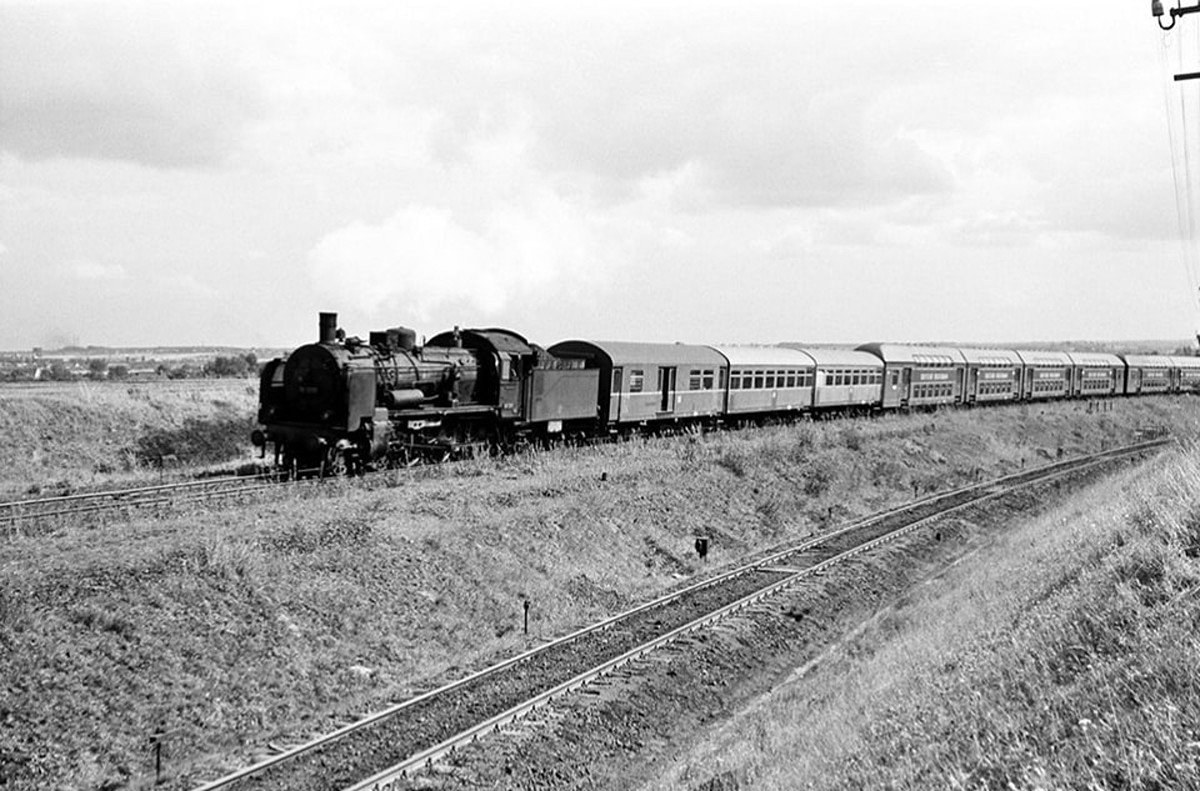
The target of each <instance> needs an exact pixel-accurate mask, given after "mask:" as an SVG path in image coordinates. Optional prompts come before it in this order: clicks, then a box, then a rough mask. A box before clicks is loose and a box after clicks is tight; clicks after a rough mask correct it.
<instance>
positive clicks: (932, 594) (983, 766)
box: [655, 444, 1200, 789]
mask: <svg viewBox="0 0 1200 791" xmlns="http://www.w3.org/2000/svg"><path fill="white" fill-rule="evenodd" d="M1114 483H1115V484H1116V485H1114V486H1112V487H1111V488H1109V487H1106V488H1098V489H1095V490H1092V491H1091V492H1089V493H1087V494H1086V495H1084V496H1080V497H1076V498H1074V499H1073V500H1072V501H1070V502H1067V503H1064V504H1063V505H1062V506H1060V507H1059V508H1057V509H1056V511H1054V512H1052V513H1051V514H1049V515H1047V516H1045V517H1042V518H1040V519H1037V520H1035V521H1033V522H1031V523H1028V524H1026V525H1023V526H1021V527H1020V529H1018V530H1015V531H1014V532H1012V533H1010V534H1007V535H1004V536H1002V537H1001V538H1000V539H999V540H998V541H997V542H996V543H995V544H994V545H992V546H990V547H988V548H986V549H984V550H982V551H981V552H979V553H978V554H976V555H974V556H973V557H970V558H968V559H967V560H965V561H964V562H962V563H961V564H959V565H958V566H957V567H956V568H955V569H953V570H952V571H951V572H950V573H949V574H947V575H946V576H945V577H944V578H943V579H941V580H939V581H937V583H936V584H931V585H928V586H926V587H925V588H923V589H921V590H919V591H917V592H915V593H914V595H913V597H912V599H911V600H909V601H905V602H903V603H902V604H901V605H900V606H899V607H897V608H896V609H895V610H894V611H893V612H891V613H889V614H888V615H887V617H885V618H883V619H882V620H880V621H879V622H877V623H875V624H873V625H872V628H871V629H870V630H868V631H867V632H866V633H865V634H864V635H861V636H859V637H857V638H856V639H855V640H853V641H851V642H850V643H848V644H847V645H844V646H842V647H840V650H838V651H836V652H834V655H833V656H831V657H830V658H829V659H828V660H827V661H826V663H825V664H824V665H823V666H820V667H818V669H817V670H815V671H814V672H811V673H810V674H808V675H806V676H804V677H803V678H801V679H798V680H795V681H794V682H793V683H791V684H789V685H787V686H786V687H785V688H783V689H781V690H778V691H776V692H775V693H773V694H772V695H771V696H770V697H769V698H767V699H766V700H764V701H762V702H761V703H760V705H758V706H756V707H755V708H754V709H753V710H752V711H749V712H746V713H744V714H743V715H741V716H739V717H738V718H737V719H736V720H735V721H733V722H731V723H728V724H726V725H724V726H722V727H721V728H720V729H719V731H718V732H716V733H714V734H710V735H709V736H708V737H707V738H705V739H702V740H701V743H700V744H699V745H698V746H697V747H695V748H694V749H693V750H692V751H691V754H690V755H688V756H687V757H686V758H684V759H682V760H680V761H679V762H677V764H676V765H675V766H674V767H672V768H671V770H670V771H669V772H667V773H666V774H665V776H664V779H663V780H662V781H661V782H660V783H658V784H656V785H655V787H664V788H675V787H697V786H699V785H700V784H701V781H703V780H705V779H706V778H713V777H714V776H716V777H721V778H722V780H720V781H715V782H714V781H710V784H711V785H710V787H724V786H721V783H722V782H724V783H726V784H729V783H736V784H737V786H738V787H743V788H789V789H790V788H861V787H872V788H914V789H915V788H964V789H965V788H979V789H984V788H1030V789H1032V788H1089V789H1091V788H1095V789H1102V788H1135V789H1140V788H1144V789H1156V788H1194V787H1196V786H1197V785H1200V671H1198V670H1197V668H1198V667H1200V637H1198V634H1200V628H1198V627H1200V448H1198V447H1197V446H1196V445H1195V444H1190V445H1189V446H1188V447H1187V449H1186V450H1185V451H1182V452H1174V453H1172V454H1170V455H1168V456H1166V457H1164V458H1161V459H1159V460H1158V461H1156V462H1155V463H1154V464H1153V465H1151V466H1149V467H1148V468H1144V469H1139V470H1134V471H1132V472H1130V473H1128V474H1125V475H1124V476H1123V477H1122V479H1121V480H1119V481H1116V482H1114ZM730 787H733V786H730Z"/></svg>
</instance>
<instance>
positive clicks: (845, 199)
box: [0, 0, 1200, 350]
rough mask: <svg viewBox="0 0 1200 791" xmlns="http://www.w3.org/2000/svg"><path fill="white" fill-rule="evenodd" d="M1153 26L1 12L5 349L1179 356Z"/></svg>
mask: <svg viewBox="0 0 1200 791" xmlns="http://www.w3.org/2000/svg"><path fill="white" fill-rule="evenodd" d="M1149 5H1150V4H1149V3H1148V2H1144V0H1104V2H1095V0H1090V1H1084V0H1062V2H1053V1H1052V2H1047V0H1039V2H1031V1H1030V0H1006V1H1005V2H995V3H981V2H973V3H968V2H961V1H960V0H954V1H953V2H951V1H950V0H856V2H833V1H830V0H825V1H824V2H807V0H805V2H795V1H793V2H786V3H783V2H778V3H768V2H760V1H758V2H756V1H754V0H750V1H749V2H746V1H744V0H743V1H742V2H737V3H733V2H727V3H713V2H671V3H668V2H660V1H657V0H644V1H643V2H633V3H630V2H621V1H620V0H606V2H602V3H601V2H590V1H588V0H583V1H581V2H570V3H563V2H546V3H532V2H525V1H524V0H511V1H510V2H505V3H480V2H455V1H454V0H441V1H440V2H408V1H407V0H406V1H403V2H349V3H347V2H338V3H332V2H330V3H318V2H304V1H303V0H300V1H299V2H287V3H268V2H253V0H244V1H242V2H236V3H228V2H209V3H185V2H177V3H164V2H153V3H151V2H96V1H93V2H79V3H53V2H49V3H46V2H41V3H14V2H5V1H4V0H0V349H10V350H16V349H27V348H30V347H33V346H44V347H47V348H55V347H58V346H62V345H66V344H72V345H88V344H92V345H113V346H141V345H200V344H217V345H227V346H243V347H244V346H260V347H269V346H280V347H290V346H295V345H299V344H301V343H306V342H310V341H313V340H315V339H316V335H317V313H318V312H319V311H334V312H337V313H338V314H339V317H340V321H339V323H340V325H341V326H342V327H343V328H344V329H345V330H346V332H347V333H348V334H350V335H359V336H362V337H366V335H367V333H368V332H370V331H371V330H373V329H382V328H385V327H392V326H398V325H403V326H408V327H412V328H414V329H415V330H416V331H417V333H418V336H430V337H431V336H433V335H434V334H436V333H438V332H441V331H443V330H446V329H449V328H451V327H453V326H455V325H459V326H464V327H494V326H499V327H506V328H510V329H513V330H515V331H517V332H519V333H521V334H523V335H525V336H526V337H527V338H529V339H530V340H531V341H534V342H536V343H539V344H541V345H544V346H548V345H550V344H552V343H554V342H556V341H559V340H563V339H567V338H590V339H597V340H644V341H667V342H670V341H682V342H689V343H777V342H785V341H791V342H812V343H845V344H854V345H856V344H858V343H864V342H868V341H885V340H886V341H901V342H922V341H925V342H935V341H954V342H960V343H964V344H966V343H970V344H995V343H1004V342H1014V341H1020V340H1029V341H1055V340H1113V341H1121V340H1138V339H1173V338H1179V339H1180V340H1181V341H1182V340H1183V339H1187V338H1190V337H1192V336H1193V334H1194V333H1195V331H1196V329H1197V323H1198V321H1197V308H1196V305H1197V300H1196V296H1197V293H1196V284H1195V283H1194V281H1195V280H1196V279H1197V274H1196V273H1197V268H1198V267H1197V260H1198V259H1200V256H1198V255H1197V253H1196V239H1195V234H1194V226H1195V222H1194V220H1193V221H1188V220H1187V218H1189V217H1193V216H1194V214H1193V213H1192V212H1191V210H1190V206H1191V203H1190V202H1191V201H1195V202H1196V206H1197V207H1198V208H1200V200H1197V198H1195V197H1193V186H1192V182H1193V180H1194V181H1195V184H1196V185H1197V188H1198V189H1200V175H1196V176H1190V175H1189V170H1188V169H1189V168H1191V169H1192V170H1196V171H1197V173H1198V174H1200V134H1196V135H1192V134H1191V133H1190V132H1188V130H1189V129H1190V127H1188V126H1185V125H1184V124H1185V123H1186V121H1187V120H1188V119H1187V117H1186V113H1187V112H1189V111H1190V112H1191V116H1190V118H1191V122H1192V123H1191V126H1197V127H1198V128H1200V123H1197V122H1198V121H1200V101H1197V104H1196V105H1195V106H1193V107H1189V106H1188V104H1187V102H1188V101H1191V98H1186V100H1185V98H1184V97H1191V94H1189V93H1186V91H1188V90H1189V89H1190V90H1191V92H1192V93H1195V94H1197V97H1200V81H1198V82H1195V83H1181V84H1173V83H1172V82H1171V74H1173V73H1175V72H1177V71H1197V70H1200V54H1198V53H1197V52H1196V42H1197V41H1200V16H1197V17H1188V18H1186V19H1184V20H1182V21H1180V22H1179V23H1178V25H1177V26H1176V28H1175V29H1174V30H1172V31H1170V32H1169V33H1163V32H1162V31H1160V30H1159V28H1158V26H1157V25H1156V24H1155V21H1154V19H1153V18H1152V17H1151V15H1150V8H1149ZM1168 5H1170V4H1169V3H1168ZM1180 86H1182V87H1180ZM1193 137H1194V138H1195V139H1194V140H1193V139H1192V138H1193ZM1181 216H1183V217H1184V218H1185V222H1183V223H1182V226H1183V229H1182V230H1181V222H1180V217H1181ZM1189 226H1191V227H1192V228H1193V230H1190V231H1189V230H1188V228H1189Z"/></svg>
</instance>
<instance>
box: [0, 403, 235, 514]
mask: <svg viewBox="0 0 1200 791" xmlns="http://www.w3.org/2000/svg"><path fill="white" fill-rule="evenodd" d="M257 392H258V390H257V382H255V381H253V380H249V379H246V380H242V379H231V380H220V381H212V380H204V381H197V382H192V383H180V382H172V383H146V384H123V383H118V382H78V383H75V384H73V385H69V386H68V385H52V386H47V387H45V388H31V387H28V386H26V387H21V388H16V389H12V390H6V389H5V388H4V387H3V386H0V435H2V436H4V437H5V438H6V440H7V441H6V442H5V443H4V444H3V445H2V446H0V498H2V499H17V498H19V497H21V496H30V495H36V494H39V493H41V492H42V491H43V490H46V491H49V492H55V491H63V490H71V489H75V488H79V487H86V486H94V485H112V484H120V483H136V482H139V481H146V480H157V479H158V477H159V476H161V475H162V474H164V473H170V472H173V471H176V470H195V469H198V468H202V467H205V466H208V465H217V464H226V465H228V464H233V463H236V462H239V461H241V462H246V461H249V460H250V458H251V449H250V443H249V437H250V432H251V431H252V430H253V428H254V424H255V421H254V413H255V406H256V404H257Z"/></svg>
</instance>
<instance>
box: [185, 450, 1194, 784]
mask: <svg viewBox="0 0 1200 791" xmlns="http://www.w3.org/2000/svg"><path fill="white" fill-rule="evenodd" d="M1169 441H1170V440H1168V439H1156V440H1154V441H1150V442H1144V443H1140V444H1138V445H1133V446H1128V447H1125V448H1118V449H1113V450H1109V451H1105V452H1102V453H1097V454H1093V455H1090V456H1084V457H1078V458H1074V459H1070V460H1066V461H1062V462H1058V463H1055V464H1050V465H1047V466H1045V467H1040V468H1037V469H1031V470H1027V471H1023V472H1021V473H1017V474H1015V475H1010V476H1007V477H1005V478H1001V479H996V480H992V481H987V482H983V483H979V484H974V485H971V486H967V487H963V488H961V489H957V490H954V491H950V492H945V493H942V494H938V495H934V496H930V497H927V498H924V499H922V500H918V501H915V502H912V503H909V504H907V505H905V506H903V507H900V508H896V509H893V510H890V511H886V512H882V513H879V514H876V515H874V516H871V517H868V518H866V519H863V520H860V521H858V522H855V523H853V524H851V525H848V526H846V527H844V528H842V529H839V530H836V531H833V532H831V533H828V534H825V535H822V536H819V537H815V538H811V539H809V540H806V541H802V542H798V543H794V544H789V545H782V546H779V547H776V548H774V549H773V550H770V551H768V552H766V553H764V554H762V555H760V556H758V557H756V558H754V559H752V560H750V561H748V562H746V563H744V564H743V565H741V566H739V567H738V568H735V569H732V570H730V571H727V572H724V573H721V574H719V575H717V576H714V577H712V578H710V579H706V580H704V581H702V582H699V583H696V584H693V585H690V586H688V587H685V588H682V589H680V590H677V591H674V592H672V593H669V594H667V595H665V596H663V597H660V598H658V599H656V600H654V601H651V602H647V603H646V604H643V605H641V606H639V607H636V608H634V609H631V610H629V611H627V612H624V613H621V614H619V615H616V616H613V617H612V618H609V619H607V620H604V621H601V622H599V623H596V624H593V625H591V626H589V627H586V628H584V629H581V630H579V631H577V632H574V633H572V634H570V635H567V636H565V637H563V638H560V639H558V640H555V641H553V642H550V643H547V644H545V645H543V646H540V647H538V648H535V649H533V650H531V651H528V652H526V653H523V654H521V655H519V656H515V657H512V658H510V659H508V660H505V661H503V662H500V663H498V664H496V665H494V666H492V667H489V668H487V669H485V670H482V671H480V672H478V673H475V674H473V675H470V676H468V677H466V678H463V679H460V680H458V681H455V682H453V683H451V684H448V685H446V686H443V687H441V688H439V689H436V690H433V691H430V692H427V693H425V694H422V695H419V696H417V697H414V698H412V699H410V700H407V701H404V702H402V703H398V704H396V705H394V706H392V707H390V708H387V709H385V710H383V711H380V712H377V713H375V714H372V715H370V716H368V717H365V718H363V719H361V720H359V721H357V722H354V723H350V724H348V725H345V726H344V727H341V728H339V729H338V730H336V731H333V732H331V733H328V734H325V735H323V736H320V737H318V738H315V739H312V740H310V741H307V742H306V743H304V744H300V745H298V746H295V747H292V748H290V749H283V750H280V751H279V752H278V753H277V754H275V755H272V756H271V757H269V758H266V759H263V760H261V761H259V762H258V763H256V764H254V765H252V766H248V767H246V768H244V769H242V770H239V771H237V772H235V773H233V774H230V775H227V776H225V777H222V778H220V779H217V780H213V781H211V782H207V783H204V784H203V785H200V786H199V788H198V791H217V790H218V789H244V788H254V789H256V791H257V790H259V789H310V788H311V789H316V788H339V789H347V791H368V790H371V791H384V789H388V788H390V787H392V786H393V785H394V784H396V783H397V782H398V781H400V780H401V779H402V778H404V777H405V776H407V775H408V774H409V773H411V772H413V771H415V770H417V769H419V768H421V767H424V766H426V765H428V764H429V763H431V762H433V761H436V760H437V759H439V758H441V757H443V756H445V755H447V754H449V753H450V752H452V751H453V750H455V749H457V748H458V747H461V746H463V745H466V744H469V743H471V742H472V741H474V740H476V739H478V738H480V737H481V736H482V735H485V734H487V733H489V732H491V731H493V730H495V729H497V728H499V727H500V726H502V725H505V724H507V723H509V722H512V721H513V720H516V719H518V718H519V717H521V716H523V715H524V714H527V713H528V712H530V711H532V710H534V709H535V708H537V707H539V706H543V705H545V704H546V703H548V702H549V701H551V700H553V699H555V698H557V697H559V696H562V695H565V694H568V693H570V692H572V691H574V690H577V689H580V688H581V687H584V686H585V685H587V684H589V683H591V682H593V681H595V680H597V679H599V678H601V677H602V676H604V675H605V674H608V673H612V672H613V671H614V670H615V669H617V668H620V667H622V666H623V665H626V664H628V663H629V662H631V661H633V660H635V659H637V658H639V657H642V656H644V655H645V654H647V653H649V652H652V651H654V650H655V649H657V648H660V647H661V646H664V645H667V644H669V643H671V642H673V641H675V640H677V639H678V638H680V637H682V636H684V635H687V634H689V633H691V632H693V631H695V630H698V629H701V628H703V627H705V626H707V625H710V624H713V623H715V622H717V621H720V620H721V619H723V618H725V617H727V616H730V615H732V614H734V613H737V612H740V611H742V610H744V609H745V608H747V607H750V606H752V605H754V604H757V603H759V602H761V601H763V600H764V599H766V598H768V597H770V596H773V595H777V594H779V593H782V592H784V591H787V590H789V589H790V588H792V587H793V586H795V585H797V584H798V583H800V582H801V581H802V580H805V579H807V578H809V577H811V576H813V575H815V574H820V573H821V572H822V571H824V570H825V569H828V568H829V567H830V566H832V565H834V564H836V563H841V562H844V561H846V560H848V559H850V558H853V557H855V556H857V555H860V554H862V553H864V552H868V551H870V550H871V549H873V548H875V547H877V546H879V545H881V544H883V543H885V542H888V541H893V540H896V539H898V538H901V537H903V536H907V535H910V534H912V533H914V532H915V531H918V530H921V529H922V528H924V527H926V526H928V525H930V524H931V523H933V522H935V521H936V520H939V519H940V518H942V517H944V516H947V515H950V514H953V513H955V512H957V511H961V510H963V509H966V508H969V507H972V506H976V505H979V504H982V503H985V502H987V501H989V500H993V499H995V498H999V497H1002V496H1004V495H1006V494H1009V493H1012V492H1015V491H1019V490H1021V489H1023V488H1025V487H1029V486H1032V485H1036V484H1043V483H1047V482H1049V481H1053V480H1055V479H1061V478H1063V477H1066V476H1070V475H1075V474H1079V473H1081V472H1084V471H1086V470H1089V469H1091V468H1094V467H1097V466H1099V465H1103V464H1106V463H1109V462H1112V461H1114V460H1117V459H1122V458H1128V457H1133V456H1137V455H1140V454H1144V453H1147V452H1150V451H1152V450H1155V449H1157V448H1158V447H1161V446H1162V445H1164V444H1166V443H1167V442H1169Z"/></svg>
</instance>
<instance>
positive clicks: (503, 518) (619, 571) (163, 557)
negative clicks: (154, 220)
mask: <svg viewBox="0 0 1200 791" xmlns="http://www.w3.org/2000/svg"><path fill="white" fill-rule="evenodd" d="M207 397H208V396H207V395H205V396H203V398H207ZM1116 406H1117V409H1116V410H1115V411H1114V412H1112V413H1105V414H1103V415H1096V414H1090V413H1088V412H1087V411H1086V410H1085V408H1084V405H1076V404H1068V405H1055V406H1051V407H1046V408H1044V409H1030V408H1021V407H1014V408H1004V409H993V410H980V411H977V412H948V413H938V414H925V415H915V416H889V417H884V418H880V419H876V420H857V421H831V422H826V423H801V424H795V425H789V426H782V427H775V428H768V429H761V430H751V431H745V432H738V433H719V434H708V435H693V436H689V437H683V438H674V439H669V440H666V439H648V440H644V441H635V442H630V443H624V444H618V445H606V446H598V447H590V448H561V449H559V450H557V451H555V452H553V453H543V454H533V455H528V456H514V457H510V458H506V459H499V460H491V459H483V460H479V461H475V462H470V463H464V464H455V465H446V466H443V467H436V468H428V469H422V470H418V471H416V472H415V473H412V472H396V473H390V474H387V475H383V476H378V477H375V478H372V479H368V480H354V481H345V482H340V483H336V484H334V485H330V486H325V487H321V489H320V490H319V491H318V492H316V493H312V492H309V491H308V490H307V489H306V488H303V487H296V488H290V487H285V486H281V487H280V489H279V491H278V492H277V493H274V492H273V493H272V494H271V495H270V497H269V498H263V499H261V500H257V501H253V502H249V503H245V504H242V505H240V506H239V505H228V506H214V507H211V508H210V509H209V510H201V509H199V508H197V509H196V510H181V511H169V512H162V513H157V514H156V513H149V514H143V515H139V516H137V517H135V518H133V519H132V520H129V521H115V520H113V521H104V520H111V519H112V518H111V517H103V516H102V517H99V519H100V520H101V521H86V522H78V523H71V524H63V525H60V526H59V527H58V528H57V529H54V530H51V531H49V532H46V531H41V532H40V533H39V534H38V535H26V534H24V533H23V532H21V531H20V530H15V531H13V532H12V533H11V534H10V535H9V536H8V537H7V538H6V539H4V540H2V541H0V723H3V727H2V728H0V785H5V784H7V786H8V787H12V788H41V787H46V786H48V785H53V786H56V787H73V788H74V787H78V788H83V787H88V788H99V787H106V786H108V787H132V788H148V787H150V786H151V785H152V784H153V761H152V753H151V751H150V748H149V746H148V737H149V736H150V735H151V734H152V733H154V732H155V731H156V730H157V729H160V728H165V729H166V730H167V731H168V732H169V734H170V735H169V737H168V739H167V741H166V744H165V749H164V758H165V760H166V764H167V774H168V777H169V784H168V787H172V788H173V787H184V786H186V785H187V779H188V778H189V777H194V776H193V775H190V774H189V773H191V772H192V771H194V770H195V769H197V768H202V767H224V768H230V767H229V760H230V758H231V757H233V759H234V760H235V761H245V760H248V759H250V758H252V757H253V756H254V755H255V754H256V750H258V749H261V747H262V746H263V744H264V742H265V741H266V740H267V739H271V738H278V737H281V736H284V735H287V734H294V733H296V732H297V731H302V730H304V729H305V728H306V727H310V726H311V727H316V725H317V724H318V723H321V722H324V721H326V720H327V718H329V717H334V716H345V715H346V714H348V713H350V714H353V713H361V712H362V711H364V710H369V709H373V708H379V707H381V706H382V704H383V703H384V702H385V701H387V700H391V699H394V698H397V697H404V696H406V695H409V694H411V693H412V692H413V691H414V690H417V689H424V688H428V687H430V686H432V685H434V684H436V683H438V682H439V681H443V680H446V679H449V678H451V677H456V676H458V675H461V673H462V672H463V671H464V670H466V669H468V668H471V667H478V666H481V665H483V664H485V663H487V662H488V661H489V660H491V659H493V658H495V657H498V656H503V655H509V654H512V653H514V652H516V651H518V650H521V649H523V648H524V647H526V646H528V645H530V644H532V642H535V641H537V640H540V639H542V638H545V637H549V636H553V635H558V634H563V633H565V632H567V631H570V630H571V629H573V628H575V627H577V626H580V625H582V624H585V623H588V622H591V621H593V620H596V619H598V618H599V617H602V616H605V615H609V614H611V613H613V612H614V611H617V610H619V609H622V608H624V607H626V606H628V605H629V604H630V603H633V602H635V601H640V600H644V599H647V598H650V597H652V596H654V595H657V594H659V593H661V592H662V591H663V590H665V589H666V588H668V587H670V586H673V585H677V584H679V583H680V581H681V580H682V579H684V578H685V577H688V576H690V575H694V574H697V573H700V572H702V571H704V570H705V568H706V566H705V565H703V564H701V563H700V561H699V560H698V559H697V557H696V555H695V551H694V548H693V544H694V538H695V536H697V535H706V536H708V537H710V539H711V545H710V554H709V558H708V566H707V567H708V568H711V567H715V566H718V565H720V564H722V563H727V562H731V561H732V560H734V559H736V558H737V557H739V556H741V555H742V554H744V553H746V552H749V551H753V550H757V549H761V548H763V547H765V546H768V545H770V544H772V543H774V542H776V541H778V540H781V539H783V538H788V537H798V536H804V535H808V534H811V533H814V532H818V531H821V530H824V529H826V528H827V527H828V526H829V525H831V524H834V523H837V522H839V521H841V520H843V519H845V518H849V517H852V516H854V515H858V514H864V513H868V512H870V511H874V510H878V509H879V508H882V507H885V506H887V505H891V504H895V503H898V502H901V501H903V500H906V499H908V498H910V497H911V496H912V493H913V491H914V490H920V491H926V490H929V489H937V488H946V487H950V486H954V485H957V484H959V483H962V482H964V481H967V480H973V479H974V478H975V477H976V476H978V475H980V474H982V475H986V476H994V475H999V474H1002V473H1005V472H1011V471H1013V470H1015V469H1019V468H1020V467H1021V465H1022V464H1033V463H1037V462H1039V461H1040V460H1043V455H1053V454H1054V452H1055V451H1056V449H1057V447H1058V446H1059V445H1060V444H1062V445H1064V446H1065V448H1066V452H1068V453H1076V452H1081V451H1084V450H1089V449H1097V448H1098V447H1099V446H1100V445H1101V444H1103V443H1117V442H1125V441H1128V440H1129V439H1130V438H1132V437H1133V435H1134V433H1135V431H1136V429H1137V428H1139V427H1141V426H1145V425H1147V424H1151V423H1169V424H1171V425H1172V426H1174V427H1175V429H1176V430H1177V431H1179V432H1181V433H1189V432H1190V433H1192V434H1195V418H1194V416H1193V412H1192V411H1191V407H1192V404H1191V403H1190V400H1189V399H1184V400H1167V399H1162V400H1156V399H1150V400H1145V401H1138V402H1134V401H1122V402H1120V403H1118V404H1117V405H1116ZM114 408H115V407H114ZM1039 451H1040V452H1039ZM526 601H528V602H529V603H530V635H529V636H526V635H524V634H523V632H522V629H521V626H522V617H523V603H524V602H526Z"/></svg>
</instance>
